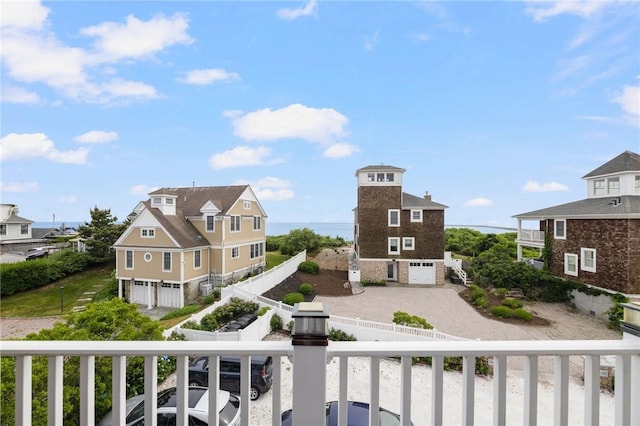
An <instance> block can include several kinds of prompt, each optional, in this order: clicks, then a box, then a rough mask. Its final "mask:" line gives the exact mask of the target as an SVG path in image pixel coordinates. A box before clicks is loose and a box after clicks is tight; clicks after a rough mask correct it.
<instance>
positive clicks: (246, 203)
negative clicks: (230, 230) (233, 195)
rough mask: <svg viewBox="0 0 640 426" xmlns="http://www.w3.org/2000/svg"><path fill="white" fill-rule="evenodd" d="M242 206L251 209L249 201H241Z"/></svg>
mask: <svg viewBox="0 0 640 426" xmlns="http://www.w3.org/2000/svg"><path fill="white" fill-rule="evenodd" d="M242 208H243V209H245V210H251V201H243V202H242Z"/></svg>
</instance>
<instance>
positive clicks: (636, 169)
mask: <svg viewBox="0 0 640 426" xmlns="http://www.w3.org/2000/svg"><path fill="white" fill-rule="evenodd" d="M582 178H583V179H584V180H586V181H587V197H588V198H599V197H619V196H624V195H640V155H639V154H636V153H635V152H631V151H625V152H623V153H622V154H620V155H618V156H617V157H615V158H613V159H611V160H609V161H607V162H606V163H604V164H603V165H602V166H600V167H598V168H597V169H595V170H593V171H591V172H589V173H587V174H586V175H584V176H583V177H582Z"/></svg>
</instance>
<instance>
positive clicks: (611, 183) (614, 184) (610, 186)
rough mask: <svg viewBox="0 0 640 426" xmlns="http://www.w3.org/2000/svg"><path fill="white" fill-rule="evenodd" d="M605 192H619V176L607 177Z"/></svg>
mask: <svg viewBox="0 0 640 426" xmlns="http://www.w3.org/2000/svg"><path fill="white" fill-rule="evenodd" d="M607 193H608V194H610V195H611V194H619V193H620V178H609V180H608V181H607Z"/></svg>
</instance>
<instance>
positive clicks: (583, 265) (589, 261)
mask: <svg viewBox="0 0 640 426" xmlns="http://www.w3.org/2000/svg"><path fill="white" fill-rule="evenodd" d="M580 269H582V270H583V271H587V272H596V249H592V248H584V247H582V248H581V249H580Z"/></svg>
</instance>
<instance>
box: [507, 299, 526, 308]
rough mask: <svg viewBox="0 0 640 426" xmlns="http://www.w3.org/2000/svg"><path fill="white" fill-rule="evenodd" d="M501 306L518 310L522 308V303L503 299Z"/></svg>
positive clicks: (516, 300)
mask: <svg viewBox="0 0 640 426" xmlns="http://www.w3.org/2000/svg"><path fill="white" fill-rule="evenodd" d="M502 304H503V305H504V306H507V307H509V308H511V309H518V308H522V307H523V306H524V303H522V301H520V300H518V299H504V300H503V301H502Z"/></svg>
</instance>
